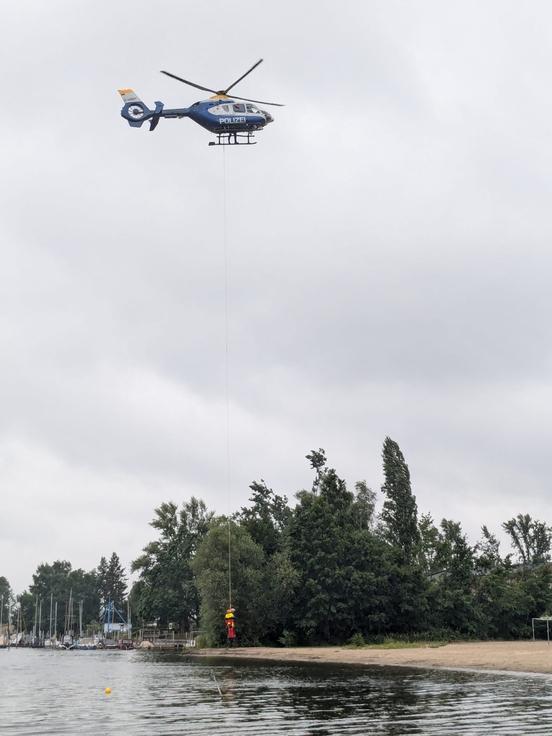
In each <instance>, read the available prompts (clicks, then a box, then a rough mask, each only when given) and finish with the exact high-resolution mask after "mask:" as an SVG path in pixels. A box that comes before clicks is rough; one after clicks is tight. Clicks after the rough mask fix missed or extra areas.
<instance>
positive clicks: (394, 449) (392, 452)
mask: <svg viewBox="0 0 552 736" xmlns="http://www.w3.org/2000/svg"><path fill="white" fill-rule="evenodd" d="M382 455H383V472H384V477H385V482H384V484H383V486H382V489H381V490H382V492H383V494H384V495H385V497H386V498H385V501H384V503H383V510H382V513H381V519H382V521H383V524H384V530H385V536H386V538H387V540H388V542H389V543H390V544H391V546H392V547H393V548H394V549H395V550H396V551H397V553H398V555H399V557H400V561H401V562H403V563H407V564H408V563H410V562H412V561H413V560H414V556H415V554H416V551H417V547H418V543H419V540H420V535H419V531H418V509H417V505H416V498H415V496H414V495H413V493H412V488H411V486H410V472H409V470H408V465H407V464H406V462H405V459H404V456H403V454H402V452H401V449H400V447H399V445H398V444H397V443H396V442H394V441H393V440H392V439H391V438H390V437H386V438H385V441H384V443H383V453H382Z"/></svg>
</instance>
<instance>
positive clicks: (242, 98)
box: [230, 95, 285, 107]
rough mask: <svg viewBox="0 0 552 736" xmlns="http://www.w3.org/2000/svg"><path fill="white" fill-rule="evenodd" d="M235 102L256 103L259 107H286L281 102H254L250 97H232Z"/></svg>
mask: <svg viewBox="0 0 552 736" xmlns="http://www.w3.org/2000/svg"><path fill="white" fill-rule="evenodd" d="M230 97H231V98H232V99H233V100H245V102H256V103H257V104H258V105H272V106H273V107H285V105H284V104H282V103H281V102H263V101H262V100H252V99H251V98H250V97H238V96H237V95H230Z"/></svg>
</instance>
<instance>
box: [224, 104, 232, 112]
mask: <svg viewBox="0 0 552 736" xmlns="http://www.w3.org/2000/svg"><path fill="white" fill-rule="evenodd" d="M222 109H223V110H224V112H229V111H230V108H229V107H228V105H223V106H222Z"/></svg>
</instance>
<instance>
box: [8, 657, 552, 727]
mask: <svg viewBox="0 0 552 736" xmlns="http://www.w3.org/2000/svg"><path fill="white" fill-rule="evenodd" d="M217 683H218V685H219V686H220V689H221V691H222V697H221V696H220V695H219V691H218V689H217ZM106 687H110V688H111V689H112V694H111V695H109V696H107V695H105V694H104V689H105V688H106ZM284 733H285V734H287V736H292V735H295V734H302V735H307V734H320V735H321V734H388V735H391V734H393V736H400V735H402V734H424V735H425V734H439V736H445V735H446V734H463V736H467V735H468V734H477V735H479V734H493V736H495V735H496V736H498V735H499V734H516V736H525V735H526V734H551V733H552V677H547V676H519V675H515V676H513V675H512V676H510V675H495V674H477V673H468V672H457V673H453V672H443V671H440V672H434V671H428V670H411V669H402V668H401V669H399V668H380V667H377V668H376V667H370V668H364V667H351V666H329V665H321V664H317V665H302V664H285V665H282V664H276V663H272V662H270V663H260V662H258V661H254V662H253V661H244V660H232V661H230V660H228V659H224V660H221V659H218V660H216V659H213V660H206V659H199V658H198V659H195V658H192V659H190V658H186V657H185V656H183V655H172V654H170V655H169V654H155V653H151V652H100V651H96V652H50V651H45V650H29V649H19V650H11V651H8V650H0V734H1V735H2V736H7V735H11V734H18V736H19V735H20V734H21V735H25V736H27V735H29V736H30V734H33V735H34V734H41V736H42V735H43V734H56V736H58V735H59V734H71V736H84V735H89V734H90V735H92V734H93V735H94V736H103V735H104V734H117V736H142V735H143V736H157V735H159V736H161V734H163V735H165V734H166V735H167V736H168V735H169V734H186V735H188V736H196V734H215V736H216V735H217V734H220V735H221V736H224V735H225V734H232V735H233V736H234V735H236V736H246V735H249V734H284Z"/></svg>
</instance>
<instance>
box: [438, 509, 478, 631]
mask: <svg viewBox="0 0 552 736" xmlns="http://www.w3.org/2000/svg"><path fill="white" fill-rule="evenodd" d="M435 568H436V569H438V570H441V571H442V574H441V575H440V577H439V580H438V593H437V601H436V610H435V611H434V613H435V615H436V618H437V622H438V625H439V627H440V628H444V629H451V630H453V631H457V632H461V633H464V634H474V633H475V632H476V631H477V612H476V609H475V606H474V598H473V584H474V551H473V548H472V547H470V545H469V544H468V541H467V539H466V536H465V534H463V533H462V527H461V526H460V524H459V523H458V522H455V521H451V520H450V519H443V520H442V521H441V530H440V533H439V536H438V539H437V545H436V555H435Z"/></svg>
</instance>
